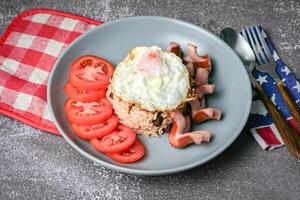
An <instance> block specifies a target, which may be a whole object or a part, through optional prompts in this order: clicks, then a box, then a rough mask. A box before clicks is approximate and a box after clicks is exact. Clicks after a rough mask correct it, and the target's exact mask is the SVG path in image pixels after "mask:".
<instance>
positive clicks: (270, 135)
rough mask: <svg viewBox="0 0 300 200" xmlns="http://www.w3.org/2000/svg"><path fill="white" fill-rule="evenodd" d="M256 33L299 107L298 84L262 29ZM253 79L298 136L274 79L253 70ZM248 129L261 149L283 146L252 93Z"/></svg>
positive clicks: (260, 103)
mask: <svg viewBox="0 0 300 200" xmlns="http://www.w3.org/2000/svg"><path fill="white" fill-rule="evenodd" d="M258 31H261V33H262V34H263V36H264V38H265V41H266V43H267V44H268V47H269V49H270V51H271V53H272V55H273V57H274V60H275V61H276V63H277V66H276V71H277V72H278V75H279V77H280V78H281V80H282V82H283V83H284V84H285V86H286V87H287V89H288V90H289V93H290V94H291V96H292V97H293V99H294V100H295V102H296V103H297V104H298V106H300V84H299V82H298V81H297V79H296V77H295V76H294V74H293V73H292V72H291V71H290V69H289V68H288V67H287V66H286V65H285V64H284V63H283V61H282V60H281V59H280V58H279V56H278V54H277V52H276V50H275V48H274V46H273V44H272V42H271V39H270V37H268V35H267V34H266V32H265V31H264V29H263V28H262V27H261V26H258ZM253 75H254V77H255V78H256V80H257V82H258V83H259V84H260V85H261V86H262V88H263V89H264V90H265V92H266V93H267V95H268V96H269V98H270V99H271V100H272V101H273V103H274V104H275V105H276V107H277V109H278V110H279V111H280V112H281V113H282V115H283V116H284V117H285V118H286V119H287V121H288V123H289V124H290V125H291V126H292V127H293V128H294V129H295V130H296V131H297V132H298V133H299V134H300V130H299V128H298V126H297V124H296V122H295V121H294V119H293V117H292V115H291V113H290V111H289V109H288V107H287V105H286V104H285V102H284V100H283V97H282V96H281V94H280V92H279V90H278V88H277V87H276V83H275V81H274V79H273V78H272V77H271V76H270V75H269V74H268V73H266V72H261V71H258V70H254V72H253ZM247 126H248V128H249V129H250V131H251V133H252V135H253V136H254V138H255V140H256V141H257V142H258V143H259V144H260V146H261V147H262V148H263V149H267V150H272V149H274V148H276V147H280V146H282V145H284V143H283V141H282V139H281V137H280V135H279V133H278V130H277V129H276V127H275V125H274V124H273V122H272V119H271V117H270V115H269V113H268V112H267V110H266V108H265V106H264V105H263V103H262V101H261V100H260V99H259V97H258V96H257V95H256V94H255V93H254V96H253V101H252V107H251V114H250V117H249V120H248V123H247Z"/></svg>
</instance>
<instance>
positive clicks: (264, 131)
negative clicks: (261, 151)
mask: <svg viewBox="0 0 300 200" xmlns="http://www.w3.org/2000/svg"><path fill="white" fill-rule="evenodd" d="M255 130H256V132H257V134H258V135H259V136H260V137H261V138H262V139H263V140H264V141H265V142H266V143H267V144H268V145H275V144H281V142H280V141H279V140H278V139H277V137H276V135H275V134H274V133H273V131H272V129H271V128H270V127H268V126H267V127H262V128H257V129H255Z"/></svg>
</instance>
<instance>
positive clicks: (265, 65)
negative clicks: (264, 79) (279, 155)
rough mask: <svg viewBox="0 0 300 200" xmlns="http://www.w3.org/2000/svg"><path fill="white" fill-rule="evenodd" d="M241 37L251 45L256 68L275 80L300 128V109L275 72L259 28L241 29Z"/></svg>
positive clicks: (271, 58) (270, 55)
mask: <svg viewBox="0 0 300 200" xmlns="http://www.w3.org/2000/svg"><path fill="white" fill-rule="evenodd" d="M242 35H243V37H244V38H245V39H246V40H247V41H248V43H249V44H250V45H251V47H252V49H253V51H254V54H255V57H256V62H257V66H256V68H257V69H258V70H261V71H264V72H267V73H268V74H269V75H270V76H271V77H272V78H273V79H274V80H275V82H276V86H277V88H278V89H279V91H280V93H281V94H282V97H283V99H284V101H285V103H286V104H287V106H288V108H289V110H290V112H291V114H292V116H293V118H294V120H295V122H296V123H297V126H298V128H300V109H299V107H298V106H297V104H296V102H294V100H293V99H292V98H291V96H290V95H289V93H288V91H287V89H286V88H285V86H284V84H283V82H282V81H281V80H280V78H279V76H278V74H277V72H276V66H277V64H276V62H275V60H274V58H273V56H272V53H271V52H270V49H269V47H268V45H267V43H266V41H265V39H264V37H263V35H262V33H261V31H260V30H259V27H258V26H254V27H250V28H247V29H243V30H242Z"/></svg>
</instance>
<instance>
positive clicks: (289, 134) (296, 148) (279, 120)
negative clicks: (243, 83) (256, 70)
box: [255, 84, 300, 160]
mask: <svg viewBox="0 0 300 200" xmlns="http://www.w3.org/2000/svg"><path fill="white" fill-rule="evenodd" d="M255 89H256V92H257V93H258V94H259V95H260V97H261V98H262V101H263V103H264V104H265V106H266V108H267V110H268V112H269V114H270V115H271V117H272V120H273V122H274V124H275V126H276V128H277V130H278V132H279V134H280V136H281V138H282V140H283V142H284V143H285V145H286V148H287V149H288V150H289V152H290V153H291V154H293V155H294V156H295V157H296V158H297V159H299V160H300V134H298V133H297V132H296V131H294V129H292V128H291V126H290V125H289V124H288V122H287V121H286V120H285V118H284V117H283V116H282V115H281V114H280V112H279V111H278V110H277V109H276V107H275V105H274V104H273V102H272V101H271V100H270V99H269V97H268V96H267V94H266V93H265V91H264V90H263V88H262V87H261V86H260V85H259V84H257V85H256V86H255Z"/></svg>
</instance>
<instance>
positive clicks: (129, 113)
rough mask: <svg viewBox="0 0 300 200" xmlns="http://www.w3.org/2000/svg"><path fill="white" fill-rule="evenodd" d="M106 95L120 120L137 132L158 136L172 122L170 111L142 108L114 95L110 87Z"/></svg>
mask: <svg viewBox="0 0 300 200" xmlns="http://www.w3.org/2000/svg"><path fill="white" fill-rule="evenodd" d="M106 96H107V99H108V100H109V101H110V102H111V104H112V105H113V108H114V110H115V113H116V114H117V115H118V117H119V120H120V122H121V123H122V124H124V125H126V126H129V127H131V128H132V129H133V130H134V131H136V133H137V134H142V135H145V136H154V137H159V136H160V135H162V134H163V133H164V131H165V130H166V129H167V127H168V125H170V124H171V123H172V122H173V120H172V119H171V117H170V114H171V113H170V112H168V111H164V112H158V111H153V112H151V111H147V110H143V109H141V108H140V106H139V105H137V104H132V103H128V102H126V101H123V100H122V99H121V98H120V97H118V96H116V95H114V94H113V90H112V89H111V87H109V88H108V91H107V95H106Z"/></svg>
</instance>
